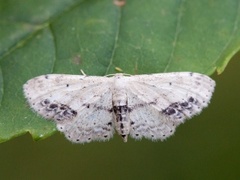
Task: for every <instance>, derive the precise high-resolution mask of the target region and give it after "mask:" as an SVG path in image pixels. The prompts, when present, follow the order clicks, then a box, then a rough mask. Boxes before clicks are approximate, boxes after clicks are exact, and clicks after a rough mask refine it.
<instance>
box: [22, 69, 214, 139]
mask: <svg viewBox="0 0 240 180" xmlns="http://www.w3.org/2000/svg"><path fill="white" fill-rule="evenodd" d="M214 87H215V82H214V81H213V80H212V79H211V78H209V77H208V76H206V75H203V74H198V73H192V72H174V73H162V74H150V75H136V76H127V75H124V74H115V75H114V76H113V77H100V76H86V75H66V74H50V75H42V76H38V77H35V78H33V79H30V80H29V81H28V82H27V83H26V84H24V94H25V96H26V98H27V101H28V103H29V104H30V106H31V108H32V109H33V110H34V111H36V112H37V113H38V114H40V115H41V116H43V117H44V118H46V119H50V120H53V121H54V122H55V123H56V125H57V129H58V130H59V131H61V132H63V133H64V134H65V136H66V138H67V139H69V140H70V141H72V142H74V143H86V142H91V141H105V140H109V139H110V138H111V137H112V136H113V134H114V131H115V130H116V131H117V133H118V134H119V135H120V136H122V138H123V141H124V142H127V138H128V136H129V135H130V136H131V137H132V138H134V139H142V138H147V139H151V140H164V139H166V138H167V137H169V136H171V135H173V134H174V131H175V129H176V127H177V126H178V125H179V124H181V123H183V122H184V121H185V119H189V118H191V117H192V116H194V115H196V114H199V113H200V112H201V111H202V109H203V108H204V107H207V106H208V103H209V101H210V99H211V96H212V93H213V91H214Z"/></svg>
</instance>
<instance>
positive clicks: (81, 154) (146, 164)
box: [0, 54, 240, 179]
mask: <svg viewBox="0 0 240 180" xmlns="http://www.w3.org/2000/svg"><path fill="white" fill-rule="evenodd" d="M239 59H240V54H238V55H236V56H235V57H234V58H233V59H232V61H230V63H229V65H228V66H227V68H226V70H225V71H224V72H223V74H221V75H214V76H212V78H213V79H215V80H216V83H217V86H216V91H215V93H214V95H213V99H212V102H211V104H210V106H209V107H208V108H207V109H205V110H204V111H203V113H202V114H201V115H199V116H197V117H194V118H193V119H191V120H189V121H187V122H186V123H185V124H183V125H181V126H180V127H179V128H177V131H176V133H175V135H174V136H173V137H170V138H169V139H168V140H167V141H165V142H151V141H148V140H142V141H134V140H132V139H129V142H128V143H123V142H122V140H121V138H120V137H119V136H117V135H115V137H114V138H113V139H112V140H111V141H109V142H105V143H98V142H94V143H90V144H85V145H76V144H71V143H70V142H68V141H67V140H66V139H65V138H64V136H63V135H60V134H59V133H56V134H55V135H53V136H52V137H50V138H47V139H45V140H42V141H38V142H34V141H33V140H32V138H31V137H30V135H29V134H26V135H24V136H21V137H18V138H15V139H13V140H10V141H8V142H5V143H2V144H0V179H66V178H68V179H130V178H131V179H239V178H240V153H239V152H240V141H239V138H240V118H239V117H240V116H239V113H240V108H239V102H240V61H239Z"/></svg>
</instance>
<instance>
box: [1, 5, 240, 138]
mask: <svg viewBox="0 0 240 180" xmlns="http://www.w3.org/2000/svg"><path fill="white" fill-rule="evenodd" d="M115 1H116V0H115ZM239 21H240V3H239V1H238V0H229V1H224V0H218V1H209V0H202V1H192V0H177V1H176V0H162V1H159V0H148V1H146V0H129V1H126V4H125V5H124V6H122V7H119V6H117V5H115V4H114V1H112V0H85V1H84V0H58V1H49V0H41V1H34V0H21V1H18V0H8V1H5V0H0V66H1V71H0V101H1V107H0V141H1V142H3V141H6V140H9V139H11V138H12V137H16V136H19V135H21V134H24V133H26V132H29V133H30V134H31V135H32V136H33V138H34V139H42V138H45V137H47V136H49V135H51V134H52V133H54V132H55V126H54V124H53V123H51V122H47V121H44V120H43V119H42V118H41V117H38V116H37V115H36V114H34V113H33V112H32V111H31V110H30V109H29V107H28V105H27V103H26V101H25V99H24V97H23V92H22V85H23V84H24V83H25V82H26V81H27V80H28V79H31V78H33V77H35V76H38V75H41V74H46V73H69V74H80V69H83V71H84V72H85V73H86V74H88V75H106V74H109V73H116V72H117V71H116V69H122V70H123V72H124V73H128V74H144V73H161V72H169V71H196V72H200V73H204V74H208V75H211V74H212V73H213V72H214V71H215V70H217V72H218V73H221V72H223V70H224V68H225V67H226V65H227V63H228V62H229V60H230V58H231V57H232V56H233V55H234V54H235V53H236V52H237V51H238V50H239V47H240V46H239V45H240V29H239Z"/></svg>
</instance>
